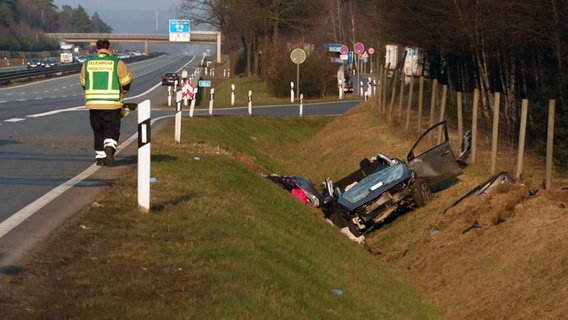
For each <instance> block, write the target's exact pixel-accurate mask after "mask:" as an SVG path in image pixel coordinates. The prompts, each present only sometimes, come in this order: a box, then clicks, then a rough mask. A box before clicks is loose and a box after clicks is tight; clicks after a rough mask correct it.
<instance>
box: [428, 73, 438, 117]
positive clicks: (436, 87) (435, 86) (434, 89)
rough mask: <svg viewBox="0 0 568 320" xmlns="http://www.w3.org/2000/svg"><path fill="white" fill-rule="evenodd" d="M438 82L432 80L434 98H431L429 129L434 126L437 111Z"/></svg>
mask: <svg viewBox="0 0 568 320" xmlns="http://www.w3.org/2000/svg"><path fill="white" fill-rule="evenodd" d="M437 91H438V80H436V79H434V80H432V96H431V97H430V123H429V126H428V128H430V127H432V126H433V125H434V111H435V110H436V95H437V94H438V92H437Z"/></svg>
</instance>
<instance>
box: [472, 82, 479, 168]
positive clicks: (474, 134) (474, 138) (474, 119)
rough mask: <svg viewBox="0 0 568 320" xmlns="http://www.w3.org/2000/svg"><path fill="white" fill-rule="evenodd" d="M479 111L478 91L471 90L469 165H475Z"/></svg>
mask: <svg viewBox="0 0 568 320" xmlns="http://www.w3.org/2000/svg"><path fill="white" fill-rule="evenodd" d="M478 109H479V89H477V88H476V89H474V90H473V110H472V114H471V116H472V117H471V164H474V163H475V157H476V154H477V113H478Z"/></svg>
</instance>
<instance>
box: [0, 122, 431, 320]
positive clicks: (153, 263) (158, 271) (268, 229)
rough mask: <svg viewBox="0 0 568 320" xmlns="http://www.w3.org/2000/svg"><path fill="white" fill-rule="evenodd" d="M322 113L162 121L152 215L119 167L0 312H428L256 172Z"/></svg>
mask: <svg viewBox="0 0 568 320" xmlns="http://www.w3.org/2000/svg"><path fill="white" fill-rule="evenodd" d="M328 122H329V119H327V118H322V119H318V118H311V119H302V118H290V119H284V120H283V119H271V118H215V117H213V118H203V119H190V120H189V121H185V122H184V124H183V125H184V126H183V130H182V133H183V136H182V141H183V142H182V143H181V144H177V143H175V142H174V141H173V139H172V138H171V137H172V136H173V135H172V132H173V128H172V126H169V127H167V128H166V129H165V130H164V131H163V132H162V133H161V134H160V135H159V136H158V137H156V138H155V139H154V140H153V142H152V177H155V178H156V179H157V183H154V184H152V187H151V212H150V213H149V214H144V213H141V212H139V211H138V210H137V208H136V191H135V190H136V173H135V168H134V167H131V168H126V169H125V170H126V172H125V174H124V175H123V176H122V177H121V178H120V179H119V180H118V181H116V183H115V185H114V187H113V188H110V189H109V190H108V191H107V192H105V193H104V195H103V196H102V197H101V198H100V199H99V200H98V203H99V204H100V206H94V207H89V208H87V209H86V210H85V212H82V213H81V214H79V215H78V216H77V217H76V218H74V219H73V220H72V221H70V222H69V223H68V225H67V227H66V228H63V229H62V231H61V232H60V233H58V234H57V236H56V237H55V238H54V239H53V240H51V241H50V242H49V244H47V245H46V248H44V249H43V250H42V251H43V252H49V254H47V255H40V256H38V257H37V258H36V259H35V260H34V261H33V263H31V264H30V265H29V266H28V267H27V271H26V276H25V277H23V276H22V278H21V279H18V280H17V281H15V282H17V283H18V284H19V285H20V287H23V288H25V289H23V290H22V292H21V294H17V293H13V294H12V295H10V296H6V295H1V296H0V297H2V298H1V299H0V306H1V308H2V309H3V310H8V311H9V312H7V314H9V315H10V316H8V317H7V318H5V319H10V318H12V319H17V318H20V317H21V316H30V315H32V318H84V319H86V318H90V319H104V318H115V319H150V318H153V319H276V318H277V319H360V318H373V319H436V318H438V314H437V313H436V311H435V310H434V308H432V307H431V306H428V305H426V304H424V303H423V302H421V300H420V298H419V296H418V295H417V294H416V292H415V291H414V288H413V286H412V285H411V284H410V283H408V282H407V281H406V280H405V278H404V276H403V275H402V274H400V273H398V272H396V271H393V269H391V268H389V267H388V266H386V265H385V264H384V263H382V262H381V261H379V260H378V259H376V258H375V257H374V256H373V255H371V254H370V253H369V252H368V251H366V250H365V248H364V247H362V246H359V245H357V244H355V243H353V242H351V241H349V240H348V239H347V238H346V237H345V236H344V235H342V234H341V233H340V232H339V231H338V230H337V228H335V227H334V226H331V225H329V224H328V223H327V222H325V221H324V220H323V219H322V218H321V216H320V215H319V214H317V211H316V210H315V209H313V208H311V207H309V206H306V205H303V204H302V203H300V202H299V201H297V200H296V199H295V198H293V197H291V196H290V195H289V194H288V193H286V192H285V191H284V190H282V189H280V188H279V187H277V186H276V185H275V184H273V183H272V182H270V181H269V180H268V179H265V178H263V177H262V176H260V175H259V174H258V172H257V171H255V170H253V167H254V166H251V163H256V164H257V165H258V164H261V165H262V166H265V167H267V168H270V169H272V170H277V169H278V168H279V162H278V159H277V158H276V159H274V158H273V156H272V155H271V154H268V153H267V152H270V150H273V149H274V147H273V146H274V145H278V146H279V148H281V149H282V150H281V151H280V154H285V153H286V150H288V154H290V153H291V152H292V149H291V146H293V145H294V143H295V142H298V141H302V140H304V139H307V138H308V137H310V136H311V135H313V134H315V133H316V132H317V131H318V130H320V128H321V127H323V126H325V125H326V124H327V123H328ZM291 128H293V130H290V129H291ZM238 154H240V155H241V156H237V155H238ZM195 157H199V160H196V158H195ZM79 225H80V226H84V228H77V226H79ZM12 284H13V283H12ZM4 285H6V283H4ZM32 287H33V288H34V289H32ZM333 289H339V290H341V291H342V292H343V295H342V296H338V295H335V294H333V293H332V290H333ZM2 291H3V292H8V291H4V290H2ZM10 292H15V291H13V290H12V291H10ZM26 310H27V311H26ZM30 310H31V311H30ZM3 313H4V312H3ZM11 316H13V317H11ZM3 318H4V316H3Z"/></svg>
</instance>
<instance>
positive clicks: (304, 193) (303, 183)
mask: <svg viewBox="0 0 568 320" xmlns="http://www.w3.org/2000/svg"><path fill="white" fill-rule="evenodd" d="M266 178H267V179H269V180H271V181H272V182H274V183H276V184H277V185H278V186H279V187H281V188H282V189H284V190H286V191H288V192H290V193H291V194H292V195H293V196H294V197H296V198H297V199H298V200H300V201H302V203H304V204H307V203H308V202H309V203H311V204H312V205H313V206H314V207H316V208H319V206H320V204H321V195H320V193H319V192H318V191H317V190H316V188H314V186H313V185H312V184H311V183H310V182H309V181H308V180H306V179H304V178H302V177H298V176H281V175H278V174H271V175H268V176H266Z"/></svg>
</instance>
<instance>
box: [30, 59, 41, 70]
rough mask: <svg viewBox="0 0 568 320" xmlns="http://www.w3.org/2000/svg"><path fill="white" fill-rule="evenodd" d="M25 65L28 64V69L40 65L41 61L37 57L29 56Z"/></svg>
mask: <svg viewBox="0 0 568 320" xmlns="http://www.w3.org/2000/svg"><path fill="white" fill-rule="evenodd" d="M27 65H28V69H32V68H37V67H41V66H42V65H41V62H40V61H39V59H37V58H31V59H30V60H28V63H27Z"/></svg>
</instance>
